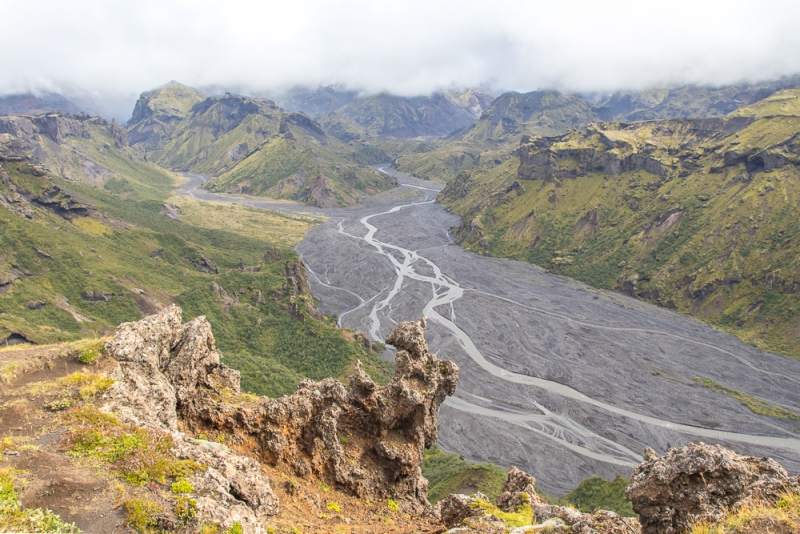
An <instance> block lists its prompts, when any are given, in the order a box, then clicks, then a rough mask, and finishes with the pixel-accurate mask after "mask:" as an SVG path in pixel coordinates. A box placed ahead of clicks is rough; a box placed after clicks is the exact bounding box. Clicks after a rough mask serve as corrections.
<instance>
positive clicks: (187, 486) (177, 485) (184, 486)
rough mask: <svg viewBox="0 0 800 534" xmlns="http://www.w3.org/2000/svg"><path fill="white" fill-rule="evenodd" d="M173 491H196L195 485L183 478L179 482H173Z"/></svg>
mask: <svg viewBox="0 0 800 534" xmlns="http://www.w3.org/2000/svg"><path fill="white" fill-rule="evenodd" d="M171 489H172V493H191V492H193V491H194V486H192V483H191V482H189V481H188V480H186V479H185V478H182V479H180V480H178V481H177V482H173V483H172V488H171Z"/></svg>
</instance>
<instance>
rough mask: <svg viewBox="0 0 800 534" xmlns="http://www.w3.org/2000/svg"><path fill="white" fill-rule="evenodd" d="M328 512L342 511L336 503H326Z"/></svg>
mask: <svg viewBox="0 0 800 534" xmlns="http://www.w3.org/2000/svg"><path fill="white" fill-rule="evenodd" d="M328 510H330V511H332V512H336V513H339V512H341V511H342V507H341V506H339V505H338V504H337V503H335V502H329V503H328Z"/></svg>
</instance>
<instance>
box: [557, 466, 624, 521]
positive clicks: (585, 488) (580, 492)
mask: <svg viewBox="0 0 800 534" xmlns="http://www.w3.org/2000/svg"><path fill="white" fill-rule="evenodd" d="M629 482H630V481H629V480H628V479H627V478H625V477H623V476H618V477H617V478H615V479H614V480H605V479H603V478H600V477H599V476H596V475H593V476H591V477H589V478H587V479H586V480H583V481H582V482H581V483H580V484H578V487H577V488H575V489H574V490H572V491H571V492H569V493H568V494H566V495H565V496H563V497H561V498H559V499H554V501H555V503H554V504H559V505H561V506H575V507H576V508H577V509H578V510H580V511H581V512H584V513H587V514H592V513H594V512H596V511H597V510H610V511H612V512H616V513H617V514H619V515H621V516H623V517H637V515H636V512H634V511H633V506H632V505H631V502H630V501H629V500H628V498H627V497H626V496H625V487H626V486H627V485H628V483H629Z"/></svg>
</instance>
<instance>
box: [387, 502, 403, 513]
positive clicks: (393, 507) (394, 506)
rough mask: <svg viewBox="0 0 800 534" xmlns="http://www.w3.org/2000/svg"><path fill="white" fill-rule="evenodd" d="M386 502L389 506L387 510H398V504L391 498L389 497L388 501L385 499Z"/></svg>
mask: <svg viewBox="0 0 800 534" xmlns="http://www.w3.org/2000/svg"><path fill="white" fill-rule="evenodd" d="M386 504H387V505H388V506H389V510H391V511H392V512H397V511H399V510H400V505H398V504H397V503H396V502H394V500H392V499H389V500H388V501H386Z"/></svg>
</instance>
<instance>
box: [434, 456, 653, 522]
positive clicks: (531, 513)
mask: <svg viewBox="0 0 800 534" xmlns="http://www.w3.org/2000/svg"><path fill="white" fill-rule="evenodd" d="M488 501H489V499H488V498H487V497H486V495H484V494H482V493H476V494H474V495H470V496H467V495H458V494H453V495H448V496H447V497H445V498H444V499H442V501H441V502H440V503H439V504H438V505H437V510H436V512H437V513H438V514H439V518H440V520H441V522H442V524H444V525H445V526H446V527H448V528H450V530H449V531H448V532H450V533H453V534H456V533H464V534H467V533H481V534H506V533H509V532H511V533H513V534H522V533H525V532H549V533H556V532H564V533H566V532H570V533H579V534H637V533H640V532H641V528H640V526H639V521H637V520H636V519H634V518H630V517H620V516H619V515H617V514H615V513H614V512H609V511H607V510H598V511H597V512H595V513H594V514H585V513H581V512H579V511H578V510H575V509H574V508H568V507H565V506H554V505H549V504H547V503H546V502H545V501H544V500H542V498H541V497H539V495H538V494H537V493H536V480H535V479H534V478H533V477H532V476H531V475H529V474H528V473H525V472H524V471H521V470H520V469H517V468H516V467H512V468H511V469H510V470H509V472H508V476H507V478H506V482H505V484H504V485H503V489H502V492H501V493H500V495H498V497H497V499H496V505H497V507H496V508H494V507H492V506H491V504H489V502H488ZM503 512H505V513H506V514H509V515H505V514H503ZM511 514H515V515H511ZM527 519H530V521H528V520H527ZM520 520H523V521H526V523H528V524H523V525H521V526H517V527H516V528H513V529H512V527H513V525H514V524H519V521H520ZM530 523H532V524H530Z"/></svg>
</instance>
